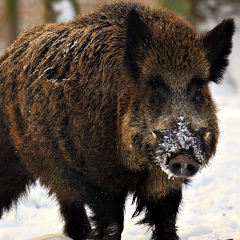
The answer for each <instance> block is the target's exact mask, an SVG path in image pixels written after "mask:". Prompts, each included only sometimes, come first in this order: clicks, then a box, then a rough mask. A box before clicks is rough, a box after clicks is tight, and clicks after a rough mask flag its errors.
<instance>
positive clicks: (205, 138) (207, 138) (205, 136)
mask: <svg viewBox="0 0 240 240" xmlns="http://www.w3.org/2000/svg"><path fill="white" fill-rule="evenodd" d="M210 135H211V133H210V132H206V133H205V134H204V137H203V138H204V141H205V142H206V141H208V140H209V137H210Z"/></svg>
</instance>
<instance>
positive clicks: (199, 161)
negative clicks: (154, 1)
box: [0, 3, 234, 240]
mask: <svg viewBox="0 0 240 240" xmlns="http://www.w3.org/2000/svg"><path fill="white" fill-rule="evenodd" d="M233 33H234V21H233V19H225V20H223V21H222V22H221V23H220V24H219V25H217V26H216V27H215V28H214V29H212V30H211V31H208V32H205V33H203V34H198V33H197V32H196V30H195V29H194V28H193V27H192V25H191V24H190V23H189V22H187V21H186V20H185V19H184V18H182V17H180V16H177V15H176V14H174V13H172V12H169V11H166V10H163V9H151V8H149V7H147V6H144V5H141V4H138V3H112V4H106V5H104V6H102V7H101V8H99V9H98V10H96V11H95V12H93V13H90V14H88V15H85V16H82V17H77V18H76V19H74V20H73V21H70V22H67V23H58V24H47V25H42V26H35V27H33V28H32V29H30V30H26V31H25V32H23V33H22V34H21V35H20V36H19V37H18V39H17V40H16V41H15V42H14V43H13V44H12V45H11V46H10V47H9V48H8V49H7V50H6V51H5V52H4V53H3V54H2V56H1V57H0V84H1V88H0V96H1V97H0V106H1V108H0V112H1V113H0V123H1V125H0V128H1V129H0V149H1V151H0V180H1V181H0V189H1V191H0V216H1V215H2V214H3V212H4V211H6V210H9V209H10V208H11V207H12V206H13V204H16V203H17V201H18V199H20V197H22V196H23V195H24V194H26V192H27V190H28V189H29V186H31V185H32V184H34V183H35V182H36V180H39V181H40V183H41V184H42V185H44V186H46V187H47V188H48V189H49V194H50V195H54V196H55V197H56V199H57V200H58V202H59V205H60V212H61V214H62V216H63V219H64V221H65V227H64V232H65V234H66V235H68V236H69V237H71V238H73V239H75V240H76V239H94V240H96V239H105V240H106V239H107V240H111V239H114V240H116V239H121V233H122V231H123V227H124V226H123V220H124V204H125V200H126V197H127V196H128V195H129V194H133V196H134V199H135V200H136V203H137V207H136V212H135V214H134V216H137V215H138V214H139V213H141V212H145V216H144V218H143V219H142V221H141V223H143V224H146V225H148V226H149V227H150V228H151V229H152V239H155V240H156V239H159V240H160V239H161V240H164V239H166V240H169V239H178V236H177V231H176V226H175V224H176V217H177V213H178V208H179V204H180V202H181V198H182V191H181V189H182V187H183V185H184V184H186V183H187V182H188V179H189V178H190V177H192V176H193V175H195V174H196V173H197V172H198V171H199V169H202V168H203V167H205V166H207V164H208V162H209V160H210V159H211V157H212V156H213V155H214V153H215V150H216V146H217V142H218V136H219V128H218V120H217V116H216V107H215V103H214V101H213V99H212V96H211V92H210V90H209V84H210V83H211V82H215V83H219V82H220V80H221V78H222V76H223V73H224V71H225V69H226V67H227V65H228V59H227V58H228V55H229V54H230V51H231V47H232V36H233ZM86 206H88V207H89V208H90V209H91V210H92V216H91V217H89V216H88V215H87V213H86V210H85V207H86Z"/></svg>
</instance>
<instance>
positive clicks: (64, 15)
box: [53, 0, 75, 22]
mask: <svg viewBox="0 0 240 240" xmlns="http://www.w3.org/2000/svg"><path fill="white" fill-rule="evenodd" d="M53 8H54V11H55V12H57V13H58V15H57V20H56V22H67V21H69V20H72V19H73V18H74V17H75V11H74V8H73V6H72V4H71V2H70V1H68V0H59V1H58V2H54V3H53Z"/></svg>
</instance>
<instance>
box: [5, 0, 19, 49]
mask: <svg viewBox="0 0 240 240" xmlns="http://www.w3.org/2000/svg"><path fill="white" fill-rule="evenodd" d="M5 21H6V32H7V34H6V43H7V45H10V44H11V43H13V41H14V40H15V39H16V37H17V35H18V0H6V12H5Z"/></svg>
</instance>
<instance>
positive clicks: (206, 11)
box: [0, 0, 240, 53]
mask: <svg viewBox="0 0 240 240" xmlns="http://www.w3.org/2000/svg"><path fill="white" fill-rule="evenodd" d="M113 1H114V0H113ZM136 1H138V2H142V3H145V4H149V5H150V6H152V7H164V8H168V9H170V10H174V11H176V12H178V13H179V14H181V15H183V16H185V17H186V18H187V19H188V20H189V21H190V22H191V23H192V24H194V25H199V24H201V23H204V22H205V21H207V20H209V18H214V19H215V20H218V21H221V19H220V18H219V16H221V18H222V17H231V16H234V15H236V14H240V0H136ZM104 2H106V0H0V53H1V52H3V51H4V50H5V49H6V48H7V47H8V46H9V45H10V44H11V43H12V42H13V41H14V40H15V38H16V37H17V36H18V34H19V33H20V32H21V31H23V30H24V29H27V28H30V27H31V26H33V25H37V24H43V23H49V22H58V21H67V20H69V19H68V18H69V16H70V15H71V16H70V18H72V17H74V15H77V14H85V13H88V12H90V11H93V10H94V9H96V8H97V6H98V5H101V4H103V3H104ZM67 9H68V11H69V9H70V10H71V13H69V12H68V13H67V14H68V15H66V13H65V15H62V14H63V13H62V12H63V11H66V10H67ZM60 15H61V18H60V17H59V16H60ZM64 16H65V17H64ZM218 18H219V19H218Z"/></svg>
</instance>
